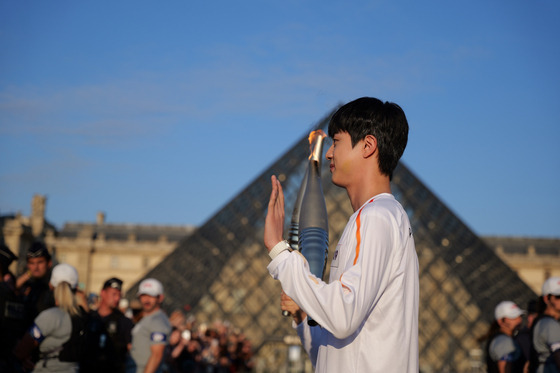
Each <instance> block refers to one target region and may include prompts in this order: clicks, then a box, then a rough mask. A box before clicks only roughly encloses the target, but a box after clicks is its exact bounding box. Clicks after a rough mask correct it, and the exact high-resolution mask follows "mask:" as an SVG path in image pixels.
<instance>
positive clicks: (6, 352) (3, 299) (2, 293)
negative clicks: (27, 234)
mask: <svg viewBox="0 0 560 373" xmlns="http://www.w3.org/2000/svg"><path fill="white" fill-rule="evenodd" d="M16 259H17V257H16V256H15V255H14V253H12V251H11V250H10V249H9V248H8V247H7V246H6V245H4V244H0V372H9V371H10V370H11V369H12V367H13V365H14V364H16V361H15V360H14V359H13V356H12V355H11V351H12V349H13V348H14V346H15V343H16V342H17V340H18V339H19V338H20V337H21V336H22V335H23V333H25V325H24V308H23V303H22V302H21V301H20V299H19V297H18V296H17V294H16V292H15V287H14V282H15V281H14V280H15V278H14V275H13V274H12V273H11V272H10V270H9V267H10V264H11V263H12V262H13V261H14V260H16Z"/></svg>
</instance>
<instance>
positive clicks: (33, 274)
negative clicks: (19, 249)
mask: <svg viewBox="0 0 560 373" xmlns="http://www.w3.org/2000/svg"><path fill="white" fill-rule="evenodd" d="M51 267H52V261H51V254H50V253H49V250H48V249H47V247H46V246H45V244H44V243H42V242H39V241H36V242H34V243H33V244H32V245H31V247H30V248H29V250H28V251H27V271H26V272H25V273H23V274H22V275H21V276H19V277H18V279H17V280H16V289H17V291H18V293H19V294H20V295H21V297H22V299H23V303H24V307H25V322H26V325H27V326H28V327H31V325H32V324H33V320H35V317H37V315H39V313H41V312H42V311H44V310H46V309H48V308H51V307H54V306H55V303H54V295H53V293H52V290H51V289H50V287H49V281H50V278H51Z"/></svg>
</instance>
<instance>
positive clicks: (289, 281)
mask: <svg viewBox="0 0 560 373" xmlns="http://www.w3.org/2000/svg"><path fill="white" fill-rule="evenodd" d="M268 270H269V272H270V274H271V275H272V276H273V277H274V278H275V279H278V280H280V282H281V284H282V288H283V290H284V291H285V292H286V294H287V295H289V296H290V297H291V298H292V299H293V300H294V301H295V302H296V303H297V304H298V305H299V306H300V307H301V308H302V309H303V310H304V311H305V312H306V313H307V314H308V315H309V316H310V317H312V318H313V319H314V320H315V321H317V322H318V323H319V325H320V326H316V327H309V326H308V325H307V322H306V321H304V322H302V323H301V324H300V325H298V326H297V331H298V334H299V336H300V338H301V339H302V343H303V346H304V347H305V349H306V351H307V353H308V354H309V356H310V358H311V361H312V363H313V365H314V366H315V367H316V372H383V373H387V372H399V373H400V372H414V373H417V372H418V292H419V290H418V281H419V280H418V257H417V255H416V251H415V247H414V240H413V237H412V229H411V227H410V222H409V219H408V216H407V215H406V212H405V211H404V209H403V208H402V206H401V205H400V204H399V203H398V202H397V201H396V200H395V198H394V197H393V196H392V195H391V194H380V195H378V196H375V197H374V198H372V199H371V200H369V201H368V202H366V203H365V204H364V205H363V206H362V207H361V208H360V209H359V210H358V211H357V212H355V213H354V214H353V215H352V217H351V218H350V220H349V222H348V224H347V225H346V228H345V229H344V232H343V234H342V237H341V239H340V241H339V243H338V245H337V248H336V251H335V253H334V257H333V260H332V262H331V266H330V278H329V283H328V284H327V283H325V282H323V281H321V280H320V279H317V278H316V277H315V276H313V275H312V274H311V273H310V271H309V267H308V265H307V261H306V260H305V258H304V257H303V256H302V255H301V254H300V253H299V252H289V251H283V252H281V253H280V254H279V255H278V256H277V257H275V258H274V259H273V260H272V262H271V263H270V264H269V266H268Z"/></svg>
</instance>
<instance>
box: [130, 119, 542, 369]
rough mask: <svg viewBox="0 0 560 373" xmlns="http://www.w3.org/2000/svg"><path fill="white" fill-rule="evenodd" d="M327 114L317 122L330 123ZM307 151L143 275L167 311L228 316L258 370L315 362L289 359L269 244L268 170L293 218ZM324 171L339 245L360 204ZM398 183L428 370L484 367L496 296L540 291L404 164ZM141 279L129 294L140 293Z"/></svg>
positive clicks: (517, 298)
mask: <svg viewBox="0 0 560 373" xmlns="http://www.w3.org/2000/svg"><path fill="white" fill-rule="evenodd" d="M329 118H330V115H328V116H327V117H325V118H324V119H323V120H321V121H320V122H319V123H318V125H317V126H316V128H321V129H324V130H326V126H327V124H328V119H329ZM308 155H309V145H308V140H307V136H304V137H303V138H302V139H301V140H300V141H298V142H297V143H296V144H295V145H294V146H293V147H292V148H291V149H288V151H287V152H286V153H285V154H284V155H282V156H281V157H280V158H279V159H278V160H277V161H276V162H275V163H274V164H272V165H271V166H270V167H269V168H268V169H266V170H265V171H264V172H263V173H262V174H260V175H259V176H258V177H256V179H254V180H253V181H252V182H251V183H250V184H249V185H248V186H247V187H246V188H245V189H244V190H242V191H241V192H240V193H239V194H238V195H237V196H235V197H234V198H233V199H232V200H231V201H230V202H229V203H227V204H226V205H225V206H224V207H223V208H222V209H221V210H220V211H219V212H217V213H216V214H215V215H214V216H213V217H211V218H210V219H209V220H208V221H207V222H206V223H205V224H203V225H202V226H200V227H198V229H196V230H195V231H194V232H193V233H192V234H190V235H189V236H188V237H186V238H185V239H183V240H182V241H180V243H179V244H178V246H177V248H176V249H174V250H173V251H172V252H171V253H170V254H169V255H168V256H167V257H165V258H164V259H163V260H162V261H161V262H160V263H159V264H158V265H157V266H155V267H154V268H153V269H151V270H150V271H149V272H148V274H147V275H146V276H150V277H155V278H158V279H160V280H161V281H162V283H163V285H164V287H165V289H166V297H167V298H166V301H165V308H166V309H167V310H168V311H172V310H175V309H189V310H190V312H192V313H193V314H194V316H195V317H196V318H197V320H202V321H204V320H207V321H208V322H211V321H212V320H215V319H221V320H228V321H229V322H231V323H232V324H233V325H235V326H236V327H238V328H240V329H242V330H243V332H244V333H245V334H246V335H247V336H248V337H249V338H250V339H251V341H252V343H253V346H254V348H255V351H256V354H257V356H258V360H259V363H258V368H259V370H260V371H304V370H306V371H307V370H308V369H309V368H308V367H309V363H308V362H307V363H305V362H304V364H306V365H302V367H301V368H297V369H296V370H293V369H295V368H293V367H291V365H290V364H292V363H291V362H290V361H291V360H292V359H291V358H290V356H288V355H290V354H289V351H290V348H289V345H291V344H294V345H297V338H294V336H295V335H296V334H295V332H294V330H293V329H292V327H291V320H290V319H288V318H285V317H283V316H282V315H281V312H280V305H279V304H280V293H281V287H280V284H279V283H278V282H276V281H274V280H273V279H272V278H271V277H270V275H269V274H268V271H267V269H266V267H267V265H268V263H269V258H268V255H267V253H266V250H265V248H264V245H263V243H262V237H263V226H264V220H265V215H266V208H267V202H268V198H269V193H270V175H272V174H275V175H277V176H278V177H279V179H280V181H281V182H282V184H283V188H284V193H285V200H286V217H287V219H289V218H290V216H291V213H290V212H291V211H292V210H293V204H294V202H295V199H296V195H297V193H298V190H299V186H300V183H301V180H302V178H303V175H304V174H305V172H306V167H307V157H308ZM322 172H323V175H326V177H323V191H324V194H325V199H326V202H327V211H328V220H329V237H330V246H331V247H330V250H329V252H330V253H331V254H332V252H333V251H334V247H335V246H336V243H337V241H338V239H339V237H340V235H341V234H342V231H343V229H344V227H345V225H346V222H347V220H348V218H349V216H350V215H351V214H352V212H353V211H352V209H351V206H350V203H349V201H348V197H347V195H346V191H345V190H344V189H341V188H338V187H336V186H334V185H333V184H332V183H331V182H330V175H329V172H328V162H323V171H322ZM392 190H393V194H394V195H395V197H396V198H397V199H398V200H399V201H400V202H401V204H402V205H403V207H404V208H405V210H406V211H407V213H408V215H409V218H410V221H411V223H412V226H413V229H414V236H415V242H416V250H417V253H418V259H419V263H420V315H419V347H420V367H421V370H422V371H423V372H472V371H478V370H477V369H480V356H479V355H480V348H481V346H480V344H479V343H478V342H477V341H476V339H477V337H479V336H481V335H482V334H484V333H485V332H486V330H487V328H488V325H489V322H490V321H491V319H492V315H493V310H494V307H495V305H496V304H497V302H499V301H500V300H505V299H509V300H512V301H514V302H516V303H518V304H520V305H526V304H527V302H528V301H529V300H531V299H533V298H535V297H536V295H535V293H534V292H533V291H532V290H531V289H530V288H529V287H528V286H527V285H526V284H525V283H524V282H523V281H522V280H521V279H520V278H519V277H518V275H517V274H516V273H515V272H514V271H513V270H512V269H511V268H510V267H509V266H508V265H506V264H505V263H504V262H503V261H502V260H501V259H500V258H499V257H498V256H497V255H496V254H495V252H494V250H492V249H491V248H490V247H489V246H487V244H485V242H483V240H482V239H481V238H479V237H477V235H475V234H474V233H473V232H472V231H471V230H470V229H469V228H468V227H467V226H466V225H465V224H464V223H463V222H461V220H460V219H458V218H457V216H455V215H454V214H453V213H452V212H451V211H450V210H449V209H448V208H447V207H446V206H445V205H444V204H443V203H442V202H441V201H440V200H439V199H438V198H437V197H436V196H435V195H434V194H433V193H432V192H431V191H430V190H429V189H428V188H427V187H426V186H425V185H423V184H422V182H421V181H420V180H419V179H418V178H417V177H416V176H415V175H414V174H413V173H412V172H411V170H409V169H408V168H407V167H406V165H405V164H402V163H401V164H400V165H399V166H398V168H397V169H396V171H395V173H394V176H393V181H392ZM286 227H289V221H287V222H286ZM286 237H287V234H286ZM327 271H328V267H327ZM325 278H328V273H327V274H326V275H325ZM136 288H137V284H136V285H134V286H132V288H131V289H130V290H129V292H128V295H127V296H128V297H130V298H133V297H134V294H135V292H136ZM372 348H374V346H372ZM395 358H396V359H398V358H399V357H398V356H395ZM302 359H303V360H305V358H302ZM279 367H282V368H279ZM306 367H307V368H306ZM298 369H299V370H298Z"/></svg>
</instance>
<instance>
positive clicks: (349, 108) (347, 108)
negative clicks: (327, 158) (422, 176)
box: [328, 97, 408, 178]
mask: <svg viewBox="0 0 560 373" xmlns="http://www.w3.org/2000/svg"><path fill="white" fill-rule="evenodd" d="M328 132H329V136H330V137H331V138H332V137H333V136H334V135H336V134H337V133H339V132H347V133H348V134H349V135H350V139H351V141H352V147H354V146H355V145H356V144H357V143H358V142H359V141H361V140H363V139H365V137H366V136H367V135H372V136H374V137H375V138H376V139H377V147H378V150H379V169H380V170H381V173H383V174H385V175H387V176H389V177H390V178H392V176H393V171H394V170H395V167H397V164H398V163H399V159H400V158H401V157H402V155H403V153H404V149H405V148H406V144H407V142H408V122H407V120H406V116H405V114H404V111H403V110H402V109H401V107H400V106H399V105H397V104H395V103H393V102H383V101H381V100H379V99H377V98H373V97H362V98H359V99H357V100H354V101H352V102H349V103H347V104H346V105H344V106H342V107H341V108H340V109H338V110H337V111H336V113H334V115H333V116H332V118H331V120H330V122H329V130H328Z"/></svg>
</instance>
